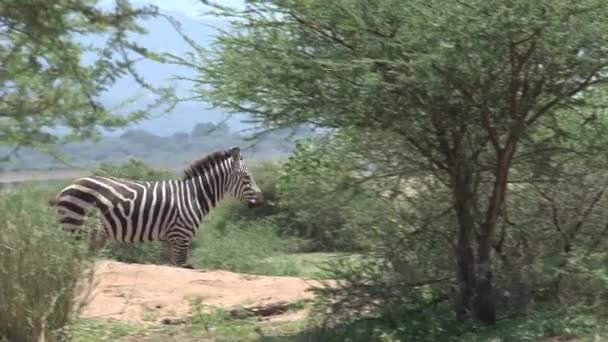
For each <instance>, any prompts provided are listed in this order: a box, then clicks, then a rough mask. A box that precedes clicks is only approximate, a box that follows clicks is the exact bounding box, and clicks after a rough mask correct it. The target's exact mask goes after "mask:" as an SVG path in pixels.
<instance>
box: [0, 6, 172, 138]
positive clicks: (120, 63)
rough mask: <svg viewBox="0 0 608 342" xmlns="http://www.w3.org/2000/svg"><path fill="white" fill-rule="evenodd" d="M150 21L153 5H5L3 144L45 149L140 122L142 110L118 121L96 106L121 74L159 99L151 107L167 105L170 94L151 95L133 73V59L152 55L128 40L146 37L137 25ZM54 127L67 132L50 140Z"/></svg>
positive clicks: (0, 17)
mask: <svg viewBox="0 0 608 342" xmlns="http://www.w3.org/2000/svg"><path fill="white" fill-rule="evenodd" d="M154 15H157V11H156V9H155V8H154V7H142V8H134V7H133V6H131V5H130V3H129V1H126V0H116V1H115V2H114V3H113V6H110V7H106V8H105V9H104V8H101V7H100V6H99V1H97V0H57V1H44V0H6V1H2V3H0V144H1V145H5V146H34V147H48V146H51V145H52V144H55V143H58V142H61V141H62V140H63V139H65V140H72V139H81V138H89V137H94V136H95V135H96V134H97V132H98V129H99V128H100V127H108V128H113V127H122V126H124V125H126V124H127V123H129V122H131V121H133V120H138V119H141V118H143V117H144V116H145V110H138V111H133V112H131V113H129V115H117V114H116V113H113V112H112V111H111V110H109V109H108V108H106V107H105V106H104V105H103V104H101V103H100V98H99V97H100V95H101V94H102V93H103V92H104V91H105V90H107V89H108V88H109V87H111V86H112V85H113V84H114V82H116V81H117V80H118V79H119V78H121V77H124V76H128V75H131V76H133V77H135V79H136V80H137V81H138V82H139V83H140V84H141V85H142V86H144V87H145V88H147V89H148V90H150V91H152V92H154V93H155V94H156V95H159V102H158V103H155V104H154V106H156V105H158V104H159V103H160V101H161V100H164V99H166V98H167V97H168V96H169V95H170V91H169V89H154V88H153V87H151V86H150V85H148V84H146V82H145V80H144V79H143V77H141V76H140V75H138V74H137V73H136V71H135V69H134V64H135V62H136V57H137V58H141V57H147V58H149V57H154V54H152V53H151V52H149V51H147V50H146V49H144V48H143V47H141V46H138V45H137V44H136V43H135V42H134V41H132V40H131V39H132V38H130V37H129V35H131V36H132V35H133V34H141V33H145V32H144V31H143V30H142V28H141V27H140V26H139V25H138V24H137V20H139V19H146V18H148V17H151V16H154ZM86 42H90V43H91V44H88V43H86ZM85 58H86V63H85ZM57 127H62V128H64V129H67V130H68V131H69V133H70V134H69V135H68V136H67V137H64V138H63V139H60V138H58V137H57V136H56V135H54V134H51V133H50V132H51V131H50V130H49V129H52V128H57Z"/></svg>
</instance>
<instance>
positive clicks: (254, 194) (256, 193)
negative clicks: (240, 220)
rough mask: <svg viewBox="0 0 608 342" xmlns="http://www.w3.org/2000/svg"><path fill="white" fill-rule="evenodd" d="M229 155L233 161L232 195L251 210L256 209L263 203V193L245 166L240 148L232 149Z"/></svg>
mask: <svg viewBox="0 0 608 342" xmlns="http://www.w3.org/2000/svg"><path fill="white" fill-rule="evenodd" d="M228 154H229V155H230V156H231V157H232V159H233V163H232V165H233V169H232V173H231V177H232V179H231V182H230V184H231V185H232V186H231V192H232V195H233V196H234V197H235V198H237V199H238V200H239V201H241V203H243V204H246V205H247V206H248V207H249V208H254V207H256V206H257V205H258V204H260V202H261V201H262V191H261V190H260V188H259V187H258V185H257V184H256V183H255V179H254V178H253V174H252V173H251V172H250V171H249V169H248V168H247V165H245V162H244V161H243V157H242V156H241V150H240V148H238V147H232V148H231V149H230V150H228Z"/></svg>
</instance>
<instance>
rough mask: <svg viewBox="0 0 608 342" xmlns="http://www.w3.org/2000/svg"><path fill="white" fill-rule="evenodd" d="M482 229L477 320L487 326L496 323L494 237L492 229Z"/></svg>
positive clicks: (478, 269) (479, 253) (479, 254)
mask: <svg viewBox="0 0 608 342" xmlns="http://www.w3.org/2000/svg"><path fill="white" fill-rule="evenodd" d="M486 224H487V223H484V224H483V225H482V228H481V233H480V235H479V241H478V251H477V271H478V279H477V297H476V303H475V304H476V305H475V306H476V307H477V319H479V320H480V321H482V322H483V323H486V324H494V323H496V306H495V304H494V289H493V286H492V276H493V274H492V258H491V252H492V235H490V234H488V233H490V232H491V229H488V227H484V226H485V225H486Z"/></svg>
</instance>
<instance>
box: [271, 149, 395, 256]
mask: <svg viewBox="0 0 608 342" xmlns="http://www.w3.org/2000/svg"><path fill="white" fill-rule="evenodd" d="M347 149H348V146H345V144H343V141H334V142H330V143H327V144H316V145H315V144H312V143H311V142H299V143H298V144H297V146H296V151H295V152H294V154H293V155H292V156H291V157H290V158H289V159H288V161H287V162H286V163H284V165H283V167H282V169H281V175H280V178H279V181H278V185H277V197H278V202H277V203H278V207H279V209H280V211H279V212H278V214H277V216H278V220H279V222H280V223H279V225H280V226H281V228H282V230H283V231H286V232H288V233H290V234H295V235H297V236H301V237H303V238H306V239H310V240H312V241H313V243H314V247H315V248H316V249H320V250H342V251H345V250H348V251H357V250H363V249H366V248H367V247H369V244H370V243H371V241H370V239H371V237H372V236H373V235H374V234H375V233H376V232H377V231H379V230H382V228H384V227H385V226H386V225H387V224H388V225H392V222H387V220H386V219H385V218H386V216H387V214H390V212H391V211H392V208H391V207H390V206H389V205H388V204H387V203H385V202H383V201H382V200H381V199H379V198H378V197H377V196H375V194H373V192H372V191H369V189H366V187H365V186H364V184H363V182H362V180H361V179H360V178H362V176H361V177H357V176H356V174H355V171H356V170H357V165H356V164H355V163H356V160H354V159H353V158H352V157H351V156H350V155H349V153H348V150H347Z"/></svg>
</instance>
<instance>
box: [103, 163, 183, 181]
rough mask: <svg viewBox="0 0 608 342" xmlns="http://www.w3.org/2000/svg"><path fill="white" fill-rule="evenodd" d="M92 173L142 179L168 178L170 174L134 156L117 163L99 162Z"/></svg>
mask: <svg viewBox="0 0 608 342" xmlns="http://www.w3.org/2000/svg"><path fill="white" fill-rule="evenodd" d="M93 174H94V175H96V176H111V177H117V178H126V179H133V180H142V181H154V180H163V179H170V178H171V176H172V174H171V172H169V171H165V170H158V169H155V168H153V167H151V166H150V165H148V164H147V163H146V162H145V161H142V160H139V159H134V158H131V159H129V160H127V161H126V162H124V163H122V164H119V165H116V164H111V163H101V164H100V165H99V167H98V168H97V169H95V170H93Z"/></svg>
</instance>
